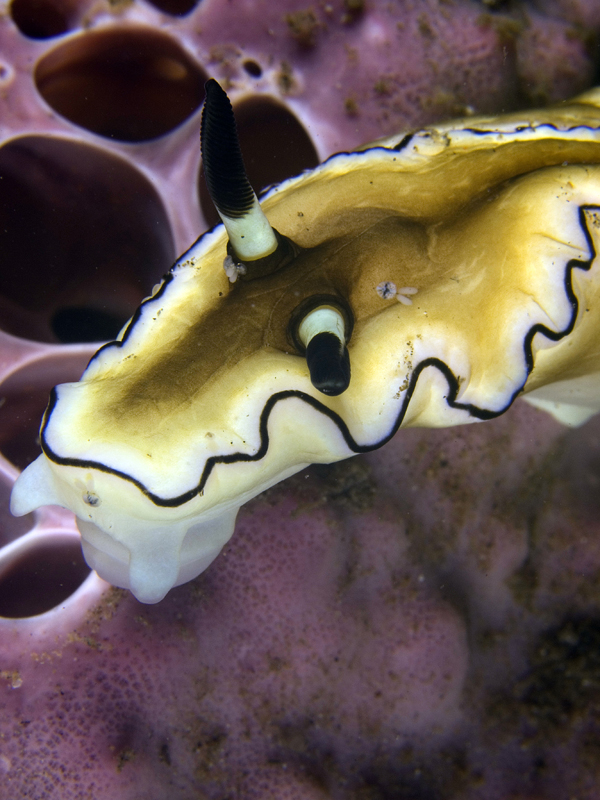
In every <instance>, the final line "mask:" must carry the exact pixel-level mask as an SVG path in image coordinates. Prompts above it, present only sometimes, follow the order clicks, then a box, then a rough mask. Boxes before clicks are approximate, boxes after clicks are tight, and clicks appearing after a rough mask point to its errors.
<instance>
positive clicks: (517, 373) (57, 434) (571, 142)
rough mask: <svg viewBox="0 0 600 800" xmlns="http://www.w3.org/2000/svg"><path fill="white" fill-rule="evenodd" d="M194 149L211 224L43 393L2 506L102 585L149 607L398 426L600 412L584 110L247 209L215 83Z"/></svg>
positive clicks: (277, 193) (593, 150)
mask: <svg viewBox="0 0 600 800" xmlns="http://www.w3.org/2000/svg"><path fill="white" fill-rule="evenodd" d="M201 141H202V155H203V161H204V170H205V174H206V177H207V183H208V186H209V191H210V194H211V197H212V199H213V202H214V204H215V206H216V207H217V210H218V211H219V214H220V216H221V219H222V221H223V222H222V224H219V225H217V226H216V227H215V228H213V229H212V230H210V231H208V232H207V233H205V234H204V235H203V236H201V237H200V239H199V240H198V241H197V242H196V243H195V244H194V245H193V246H192V247H191V248H190V249H189V250H188V251H187V252H186V253H185V254H184V255H183V256H181V258H180V259H179V260H178V261H177V262H176V264H175V265H174V266H173V267H172V269H171V271H170V272H169V273H168V274H167V275H166V277H165V278H164V279H163V281H162V283H161V284H160V285H159V286H156V287H155V288H154V290H153V292H152V295H151V296H150V297H148V298H147V299H146V300H144V302H143V303H142V304H141V306H140V308H139V309H138V310H137V312H136V313H135V315H134V316H133V318H132V319H131V320H130V321H129V323H128V324H127V325H126V326H125V327H124V329H123V330H122V331H121V332H120V334H119V336H118V337H117V340H116V341H114V342H110V343H108V344H106V345H104V346H102V347H100V349H99V350H98V352H97V353H96V355H95V356H94V357H93V358H92V360H91V361H90V363H89V365H88V367H87V369H86V370H85V372H84V374H83V376H82V378H81V380H80V382H78V383H69V384H63V385H60V386H57V387H56V388H55V389H54V390H53V392H52V394H51V397H50V402H49V405H48V408H47V410H46V413H45V415H44V418H43V421H42V426H41V433H40V438H41V445H42V451H43V452H42V455H40V456H39V458H38V459H37V460H36V461H34V462H33V463H32V464H31V465H30V466H29V467H27V469H25V471H24V472H23V473H22V475H21V476H20V477H19V479H18V480H17V482H16V485H15V488H14V491H13V494H12V501H11V502H12V505H11V508H12V511H13V513H14V514H17V515H21V514H26V513H28V512H30V511H32V510H33V509H35V508H38V507H39V506H41V505H47V504H54V505H60V506H64V507H66V508H69V509H71V510H72V511H73V512H74V513H75V515H76V516H77V524H78V526H79V530H80V531H81V536H82V543H83V552H84V555H85V558H86V560H87V562H88V564H89V565H90V566H91V567H92V568H93V569H95V570H96V571H97V572H98V573H99V574H100V575H101V576H102V577H103V578H105V579H106V580H108V581H110V582H111V583H113V584H115V585H117V586H121V587H128V588H129V589H130V590H131V591H132V592H133V594H134V595H135V596H136V597H137V598H138V599H139V600H141V601H142V602H146V603H154V602H157V601H159V600H161V598H163V597H164V596H165V594H166V593H167V592H168V591H169V590H170V589H171V588H172V587H173V586H177V585H179V584H181V583H183V582H185V581H188V580H190V579H191V578H193V577H195V576H196V575H198V574H199V573H200V572H202V571H203V570H204V569H206V567H207V566H208V565H209V564H210V563H211V562H212V561H213V559H214V558H215V557H216V556H217V555H218V553H219V551H220V550H221V548H222V547H223V545H224V544H225V543H226V542H227V541H228V539H229V538H230V536H231V534H232V532H233V528H234V524H235V518H236V514H237V512H238V510H239V508H240V506H241V505H242V504H243V503H245V502H246V501H247V500H249V499H250V498H252V497H254V496H255V495H257V494H258V493H259V492H262V491H263V490H264V489H266V488H268V487H270V486H272V485H273V484H275V483H277V482H278V481H281V480H282V479H284V478H286V477H287V476H289V475H292V474H293V473H294V472H297V471H298V470H300V469H302V468H303V467H305V466H306V465H308V464H310V463H313V462H322V463H323V462H333V461H337V460H339V459H343V458H347V457H349V456H352V455H354V454H356V453H362V452H365V451H369V450H372V449H374V448H377V447H380V446H381V445H382V444H384V443H385V442H386V441H388V440H389V439H390V437H391V436H393V435H394V434H395V433H396V431H397V430H398V428H400V427H403V426H408V425H413V426H433V427H437V426H447V425H459V424H462V423H469V422H477V421H480V420H486V419H491V418H493V417H496V416H498V415H499V414H502V413H503V412H505V411H506V410H507V409H508V408H509V407H510V405H511V404H512V403H513V401H514V400H515V398H516V397H517V396H519V395H520V394H527V395H528V397H529V399H531V401H532V402H533V403H535V404H537V405H538V406H541V407H542V408H544V409H546V410H548V411H550V412H551V413H553V414H554V415H555V416H556V417H557V418H558V419H560V420H562V421H563V422H565V423H567V424H579V423H581V422H583V421H584V420H586V419H587V418H588V417H589V416H591V415H592V414H594V413H596V412H597V411H599V410H600V336H599V330H600V264H599V263H598V259H597V253H598V249H599V247H598V245H599V243H600V90H593V91H590V92H588V93H587V94H584V95H582V96H581V97H578V98H576V99H575V100H572V101H570V102H567V103H562V104H560V105H558V106H555V107H552V108H548V109H543V110H539V111H532V112H529V113H519V114H507V115H504V116H500V117H470V118H467V119H462V120H459V121H455V122H450V123H445V124H440V125H436V126H431V127H429V128H426V129H424V130H420V131H416V132H404V133H402V134H399V135H397V136H392V137H390V138H387V139H383V140H380V141H378V142H376V143H374V144H372V145H369V146H366V147H365V148H363V149H361V150H359V151H357V152H352V153H340V154H337V155H334V156H332V157H331V158H329V159H328V160H327V161H326V162H325V163H323V164H322V165H321V166H319V167H318V168H316V169H314V170H312V171H310V172H306V173H304V174H302V175H299V176H298V177H296V178H292V179H290V180H287V181H285V182H284V183H282V184H280V185H278V186H275V187H273V188H271V189H270V190H269V191H268V192H267V193H266V194H265V195H264V197H263V198H262V199H261V202H260V203H259V201H258V200H257V197H256V195H255V193H254V191H253V190H252V187H251V186H250V184H249V183H248V180H247V178H246V174H245V171H244V165H243V161H242V156H241V154H240V151H239V145H238V142H237V136H236V130H235V121H234V119H233V112H232V109H231V106H230V104H229V101H228V99H227V96H226V94H225V93H224V92H223V90H222V89H221V88H220V87H219V85H218V84H217V83H216V82H215V81H209V83H208V85H207V98H206V102H205V107H204V111H203V118H202V135H201ZM399 301H400V302H399Z"/></svg>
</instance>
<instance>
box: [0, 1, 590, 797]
mask: <svg viewBox="0 0 600 800" xmlns="http://www.w3.org/2000/svg"><path fill="white" fill-rule="evenodd" d="M599 35H600V0H551V1H550V2H547V1H546V0H538V2H516V1H515V2H510V0H509V2H503V0H487V2H476V1H475V0H472V1H468V0H441V1H440V2H437V1H436V0H412V1H410V0H407V2H400V1H399V0H394V1H393V2H384V0H344V2H342V0H332V2H312V3H311V2H308V0H306V1H305V2H298V1H291V0H285V1H284V0H281V2H275V1H274V0H271V1H270V2H269V1H268V0H199V2H194V0H156V2H154V3H150V2H148V3H144V2H142V0H135V1H134V2H128V0H113V2H105V0H13V2H12V3H10V4H6V3H1V4H0V328H1V331H2V332H3V333H0V382H1V386H0V537H1V538H0V544H2V545H3V549H1V550H0V615H1V618H0V798H1V800H19V799H20V798H36V800H37V798H40V799H41V798H58V799H59V800H74V798H78V799H80V800H83V799H84V798H86V800H87V798H89V799H90V800H92V799H93V800H138V799H139V800H196V799H202V800H204V798H206V799H207V800H226V799H229V798H231V799H232V800H234V799H237V798H241V799H245V798H248V800H250V799H251V798H257V799H258V798H260V799H261V800H263V799H264V800H275V798H277V800H279V799H281V800H288V799H289V800H291V799H292V798H294V800H301V799H302V800H308V799H309V798H311V799H312V798H314V799H316V798H335V799H336V800H337V798H339V799H340V800H387V799H388V798H390V799H391V798H394V800H455V799H456V800H458V798H460V799H461V800H462V799H463V798H464V800H475V799H480V798H481V799H482V800H553V799H554V798H556V800H593V799H596V798H600V585H599V576H600V536H599V528H600V521H599V519H598V512H599V510H600V496H599V481H600V420H597V419H593V420H591V421H590V422H589V423H588V424H587V425H585V426H584V427H582V428H581V429H579V430H573V431H568V430H567V429H565V428H562V427H561V426H560V425H559V424H558V423H556V422H555V421H554V420H553V419H551V418H550V417H548V416H547V415H545V414H544V413H543V412H540V411H536V410H534V409H532V408H530V407H528V406H527V405H525V404H523V403H521V402H520V401H517V403H516V404H515V406H514V407H513V409H511V410H510V411H509V412H508V413H507V414H506V415H505V416H504V417H502V418H500V419H498V420H496V421H494V422H488V423H483V424H479V425H473V426H468V427H465V428H453V429H449V430H446V431H439V430H434V431H428V430H403V431H401V432H400V433H399V434H398V435H397V436H396V437H395V439H394V440H393V441H392V442H390V444H388V445H387V446H386V447H384V448H382V449H381V450H380V451H378V452H375V453H372V454H370V455H368V456H364V457H358V458H354V459H351V460H349V461H346V462H342V463H340V464H338V465H335V466H331V467H319V468H316V467H315V468H311V469H309V470H307V471H306V472H304V473H301V474H299V475H298V476H296V477H295V478H293V479H291V480H289V481H287V482H286V483H284V484H282V485H280V486H278V487H276V488H275V489H273V490H271V491H269V492H267V493H265V494H264V495H262V496H261V497H259V498H257V499H256V500H254V501H253V502H252V503H249V504H248V505H247V506H246V507H245V508H243V509H242V512H241V513H240V517H239V523H238V526H237V529H236V533H235V535H234V537H233V539H232V540H231V543H230V545H229V546H228V547H227V548H226V549H225V551H224V552H223V554H222V555H221V556H220V557H219V559H218V560H217V561H216V562H215V564H214V565H213V566H212V567H211V568H210V569H209V570H208V572H206V573H205V574H204V575H202V576H200V577H199V578H198V579H197V580H195V581H194V582H192V583H190V584H188V585H185V586H183V587H181V588H179V589H175V590H173V591H172V592H171V593H170V594H169V595H168V597H167V598H166V599H165V600H164V601H163V602H162V603H160V604H158V605H157V606H143V605H141V604H139V603H137V602H136V601H135V600H134V599H133V598H132V597H131V595H129V594H128V593H127V592H124V591H121V590H117V589H113V588H110V587H109V586H108V585H107V584H105V583H104V582H102V581H100V580H99V579H98V578H97V577H96V576H95V575H88V571H87V568H86V567H85V564H84V563H83V562H82V560H81V555H80V548H79V543H78V535H77V534H76V532H75V527H74V525H73V521H72V518H71V517H70V515H69V514H67V513H66V512H63V511H61V510H60V509H56V508H52V509H45V510H42V511H40V512H37V513H35V514H32V515H30V516H29V517H26V518H23V519H18V520H17V519H13V518H11V516H10V514H9V512H8V498H9V494H10V489H11V486H12V484H13V482H14V479H15V477H16V476H17V474H18V471H19V470H20V469H22V468H23V467H24V466H26V465H27V464H28V463H30V461H31V460H32V459H33V458H34V457H35V456H36V455H37V453H38V452H39V450H38V443H37V440H36V437H37V429H38V425H39V420H40V417H41V414H42V411H43V408H44V406H45V402H46V398H47V394H48V390H49V388H50V387H51V386H52V385H54V384H55V383H58V382H63V381H66V380H74V379H77V377H78V376H79V374H80V373H81V371H82V370H83V368H84V366H85V363H86V361H87V359H88V358H89V356H90V355H91V354H92V352H93V351H94V349H95V347H96V345H94V344H92V343H93V342H97V341H101V340H104V339H107V338H110V337H111V336H114V335H115V334H116V332H117V331H118V330H119V328H120V326H121V325H122V323H123V322H124V321H125V320H126V319H127V318H128V316H129V315H130V314H131V313H132V311H133V310H134V309H135V307H136V305H137V304H138V303H139V301H140V300H141V299H142V298H143V297H144V296H145V295H147V294H148V293H149V291H150V289H151V288H152V285H153V283H154V282H155V281H156V280H157V279H158V278H159V277H160V276H161V275H162V274H163V273H164V272H165V271H166V270H167V269H168V268H169V266H170V264H171V263H172V261H173V260H174V258H175V257H176V255H177V254H178V253H180V252H181V251H183V250H184V249H185V248H187V247H188V246H189V245H190V244H191V243H192V242H193V241H194V239H195V238H196V237H197V236H198V234H199V233H201V232H202V231H203V230H204V229H205V228H206V227H207V225H209V224H213V223H214V221H215V217H214V212H213V211H212V210H211V208H210V206H209V203H208V202H207V196H206V193H205V190H204V187H203V184H202V181H201V177H200V154H199V147H198V130H199V115H200V108H201V104H202V101H203V91H204V90H203V84H204V81H205V80H206V78H207V77H209V76H213V77H215V78H217V79H218V80H219V81H220V82H221V83H222V84H223V85H224V86H225V88H226V89H227V91H228V92H229V94H230V96H231V98H232V101H233V103H234V107H235V110H236V115H237V118H238V123H239V130H240V137H241V140H242V148H243V150H244V153H245V156H246V161H247V167H248V171H249V174H250V177H251V180H252V181H253V183H254V185H255V186H256V187H257V188H259V187H264V186H266V185H268V184H270V183H272V182H276V181H279V180H281V179H282V178H284V177H286V176H289V175H291V174H295V173H297V172H298V171H300V170H302V169H304V168H308V167H312V166H314V165H316V164H317V163H318V161H319V160H321V159H323V158H325V157H327V156H328V155H330V154H331V153H332V152H334V151H336V150H341V149H350V148H353V147H355V146H357V145H359V144H361V143H363V142H364V141H367V140H370V139H373V138H376V137H378V136H382V135H385V134H389V133H392V132H395V131H397V130H400V129H403V128H410V127H414V126H417V125H422V124H426V123H428V122H432V121H435V120H440V119H443V118H448V117H451V116H456V115H465V114H471V113H479V112H486V113H487V112H500V111H503V110H512V109H516V108H524V107H527V106H531V105H533V104H546V103H548V102H552V101H557V100H560V99H562V98H566V97H568V96H570V95H573V94H575V93H577V92H579V91H581V90H583V89H585V88H587V87H589V86H591V85H594V83H595V82H597V81H598V73H599V70H598V64H599V62H600V49H599V46H598V37H599Z"/></svg>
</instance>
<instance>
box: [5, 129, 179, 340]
mask: <svg viewBox="0 0 600 800" xmlns="http://www.w3.org/2000/svg"><path fill="white" fill-rule="evenodd" d="M0 230H1V231H2V232H3V235H2V236H0V263H2V265H3V269H2V274H1V275H0V327H2V328H3V330H5V331H6V332H8V333H12V334H14V335H16V336H22V337H23V338H27V339H36V340H38V341H44V342H54V343H56V342H82V341H99V340H102V339H105V338H113V337H114V336H115V335H116V334H117V333H118V331H119V330H120V328H121V327H122V325H123V324H124V323H125V322H126V321H127V319H128V318H129V317H130V316H131V315H132V314H133V312H134V311H135V309H136V308H137V306H138V305H139V303H140V302H141V301H142V300H143V299H144V297H145V296H146V295H147V294H148V292H149V289H150V287H151V286H152V285H153V284H154V283H156V282H157V281H159V280H160V278H161V276H162V275H164V273H165V272H166V271H167V270H168V269H169V267H170V266H171V264H172V262H173V260H174V256H175V247H174V243H173V239H172V235H171V229H170V225H169V221H168V219H167V215H166V211H165V209H164V206H163V204H162V202H161V200H160V198H159V195H158V193H157V192H156V190H155V189H154V187H153V186H152V184H151V183H150V182H149V181H148V180H147V179H146V178H145V177H144V176H143V175H141V174H140V173H139V172H138V171H137V170H136V169H135V168H134V167H132V166H130V164H128V163H127V162H126V161H125V160H124V159H122V158H119V157H117V156H114V155H112V154H110V153H106V152H104V151H102V150H100V149H99V148H96V147H91V146H89V145H84V144H79V143H77V142H73V141H69V140H66V139H58V138H53V137H42V136H22V137H19V138H17V139H13V140H11V141H9V142H8V143H7V144H5V145H4V146H3V147H1V148H0ZM73 309H77V310H73Z"/></svg>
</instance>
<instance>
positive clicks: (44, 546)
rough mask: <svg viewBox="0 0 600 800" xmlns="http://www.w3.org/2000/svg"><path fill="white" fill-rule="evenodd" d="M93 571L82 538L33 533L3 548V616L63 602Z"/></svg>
mask: <svg viewBox="0 0 600 800" xmlns="http://www.w3.org/2000/svg"><path fill="white" fill-rule="evenodd" d="M89 574H90V568H89V567H88V566H87V564H86V563H85V561H84V559H83V555H82V553H81V546H80V543H79V540H78V538H77V537H76V536H74V535H67V534H62V535H61V534H54V535H53V534H32V535H31V537H26V539H25V538H24V539H23V540H22V541H21V542H15V543H14V544H13V545H11V546H10V547H9V548H6V552H5V553H2V551H0V617H8V618H10V619H23V618H26V617H35V616H37V615H38V614H44V613H45V612H46V611H50V610H51V609H53V608H55V607H56V606H58V605H60V604H61V603H64V602H65V600H67V599H68V598H69V597H70V596H71V595H72V594H73V593H74V592H75V591H76V590H77V589H78V588H79V587H80V586H81V584H82V583H83V582H84V581H85V579H86V578H87V577H88V575H89Z"/></svg>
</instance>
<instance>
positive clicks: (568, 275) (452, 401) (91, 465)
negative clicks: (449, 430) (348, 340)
mask: <svg viewBox="0 0 600 800" xmlns="http://www.w3.org/2000/svg"><path fill="white" fill-rule="evenodd" d="M585 211H597V212H600V206H595V205H585V206H579V209H578V214H579V225H580V226H581V229H582V231H583V234H584V236H585V239H586V241H587V243H588V247H589V249H590V253H591V257H590V258H589V260H587V261H579V260H577V259H571V260H570V261H568V262H567V264H566V266H565V277H564V287H565V294H566V296H567V299H568V301H569V303H570V304H571V308H572V314H571V319H570V321H569V324H568V325H567V327H566V328H565V329H564V330H562V331H552V330H550V329H549V328H547V327H546V326H545V325H542V324H541V323H536V324H535V325H533V326H532V327H531V328H530V329H529V331H528V332H527V334H526V335H525V338H524V339H523V356H524V359H525V366H526V370H527V375H526V378H525V380H524V381H523V383H522V385H521V386H519V388H518V389H516V390H515V391H514V392H513V394H512V396H511V397H510V400H509V401H508V403H507V404H506V405H505V406H504V408H501V409H500V410H499V411H490V410H489V409H485V408H479V407H478V406H475V405H473V404H472V403H459V402H458V401H457V400H456V398H457V395H458V391H459V382H458V379H457V377H456V376H455V375H454V373H453V372H452V370H451V369H450V368H449V367H448V365H447V364H446V363H445V362H444V361H441V360H440V359H438V358H426V359H424V360H423V361H420V362H419V363H418V364H417V366H416V367H415V369H414V370H413V372H412V375H411V377H410V381H409V386H408V389H407V391H406V394H405V396H404V400H403V402H402V406H401V409H400V411H399V413H398V416H397V418H396V421H395V423H394V425H393V426H392V428H391V430H390V432H389V433H388V434H387V435H386V436H384V437H383V438H382V439H380V440H379V441H377V442H375V443H374V444H366V445H361V444H358V442H356V441H355V440H354V438H353V437H352V434H351V433H350V430H349V429H348V426H347V425H346V423H345V422H344V420H343V419H342V418H341V417H340V416H339V415H338V414H336V413H335V412H334V411H332V410H331V409H330V408H327V406H324V405H323V404H322V403H321V402H320V401H319V400H317V399H316V398H314V397H312V396H311V395H309V394H306V393H305V392H301V391H298V390H294V389H290V390H288V391H284V392H277V393H276V394H274V395H271V397H270V398H269V399H268V401H267V402H266V404H265V407H264V408H263V410H262V413H261V415H260V425H259V432H260V447H259V448H258V450H257V452H256V453H254V454H253V455H252V454H249V453H231V454H230V455H223V456H211V457H210V458H208V459H207V460H206V464H205V465H204V469H203V471H202V475H201V477H200V481H199V483H198V485H197V486H196V487H195V488H194V489H190V490H189V491H187V492H184V494H181V495H179V496H178V497H171V498H164V497H160V496H159V495H156V494H154V493H153V492H150V491H149V490H148V489H147V488H146V487H145V486H144V484H143V483H142V482H141V481H138V480H137V479H136V478H133V477H132V476H131V475H128V474H127V473H125V472H121V471H120V470H117V469H113V468H112V467H107V466H106V465H105V464H102V463H100V462H97V461H85V460H81V459H76V458H62V457H61V456H59V455H57V454H56V453H54V452H53V450H52V449H51V448H50V446H49V445H48V443H47V441H46V428H47V425H48V422H49V420H50V416H51V414H52V411H53V410H54V408H55V406H56V402H57V393H56V389H52V392H51V394H50V402H49V403H48V408H47V409H46V413H45V415H44V420H43V423H42V430H41V434H40V440H41V445H42V450H43V452H44V454H45V455H46V456H47V457H48V458H49V459H50V460H51V461H54V463H56V464H60V465H63V466H70V467H82V468H84V469H96V470H98V471H99V472H106V473H108V474H110V475H115V476H117V477H119V478H123V479H124V480H126V481H129V482H130V483H132V484H133V485H134V486H136V487H137V488H138V489H139V490H140V491H141V492H142V493H143V494H144V495H145V496H146V497H147V498H148V499H149V500H151V501H152V503H154V505H156V506H159V507H162V508H175V507H177V506H181V505H184V504H185V503H188V502H189V501H190V500H193V499H194V497H196V496H197V495H199V494H201V493H202V492H203V491H204V487H205V485H206V482H207V481H208V478H209V477H210V474H211V472H212V471H213V469H214V467H215V466H216V465H217V464H232V463H236V462H241V461H259V460H260V459H261V458H263V457H264V455H265V454H266V452H267V450H268V448H269V431H268V422H269V417H270V415H271V411H272V410H273V408H274V407H275V405H276V403H278V402H279V401H281V400H287V399H288V398H289V397H297V398H298V399H299V400H302V401H303V402H305V403H306V404H307V405H309V406H312V407H313V408H314V409H315V410H316V411H319V412H320V413H321V414H323V415H324V416H326V417H329V419H331V420H332V422H334V423H335V424H336V425H337V426H338V428H339V430H340V433H341V434H342V436H343V438H344V441H345V442H346V444H347V446H348V448H349V449H350V450H352V451H353V452H354V453H368V452H370V451H371V450H376V449H377V448H379V447H382V446H383V445H384V444H386V443H387V442H389V440H390V439H391V438H392V437H393V436H394V435H395V434H396V432H397V431H398V429H399V428H400V426H401V425H402V421H403V419H404V417H405V415H406V411H407V409H408V404H409V403H410V401H411V399H412V396H413V394H414V392H415V389H416V386H417V381H418V379H419V376H420V375H421V373H422V372H423V371H424V370H425V369H427V368H428V367H435V368H436V369H438V370H439V371H440V372H441V373H442V375H443V376H444V377H445V378H446V382H447V384H448V394H447V396H446V403H447V404H448V406H449V407H450V408H453V409H458V410H461V411H466V412H467V413H468V414H469V415H470V416H471V417H474V418H476V419H480V420H489V419H494V418H495V417H499V416H501V415H502V414H504V413H505V412H506V411H508V409H509V408H510V407H511V405H512V404H513V403H514V401H515V399H516V398H517V396H518V395H519V394H520V393H521V392H522V391H523V388H524V387H525V384H526V383H527V380H528V378H529V376H530V375H531V372H532V370H533V366H534V364H533V338H534V336H535V335H536V334H537V333H541V334H543V335H544V336H546V337H547V338H548V339H550V340H551V341H554V342H558V341H560V340H561V339H563V338H564V337H565V336H568V335H569V334H570V333H571V331H572V330H573V328H574V326H575V321H576V319H577V314H578V311H579V301H578V300H577V297H576V296H575V293H574V291H573V285H572V272H573V270H574V269H581V270H584V271H589V270H590V268H591V266H592V263H593V261H594V259H595V258H596V250H595V248H594V244H593V241H592V237H591V235H590V232H589V230H588V226H587V224H586V220H585V214H584V212H585ZM159 294H160V292H159V293H157V295H155V298H156V297H157V296H158V295H159ZM139 313H140V309H138V311H137V312H136V315H134V319H137V318H138V317H139ZM133 324H134V322H133V319H132V321H131V323H130V324H129V326H128V328H127V333H129V330H130V329H131V328H132V326H133ZM111 344H112V346H114V345H115V344H117V345H119V344H121V343H120V342H115V343H111ZM111 344H109V345H105V347H107V346H111ZM101 349H103V348H101ZM98 352H100V351H98Z"/></svg>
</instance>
